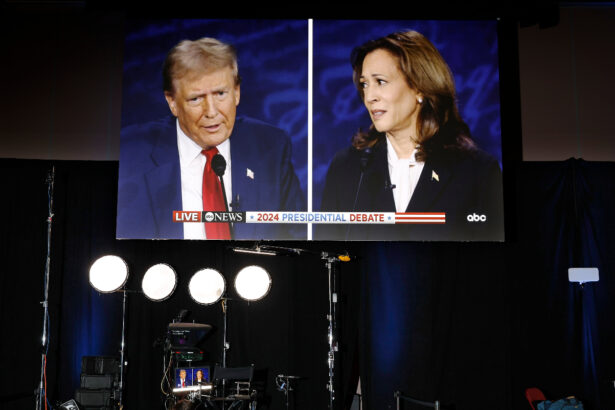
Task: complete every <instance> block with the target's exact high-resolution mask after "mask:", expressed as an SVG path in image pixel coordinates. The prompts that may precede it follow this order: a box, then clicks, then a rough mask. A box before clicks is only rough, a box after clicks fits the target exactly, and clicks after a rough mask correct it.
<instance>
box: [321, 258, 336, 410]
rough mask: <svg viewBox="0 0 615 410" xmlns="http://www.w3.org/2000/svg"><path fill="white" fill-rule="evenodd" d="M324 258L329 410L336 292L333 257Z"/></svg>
mask: <svg viewBox="0 0 615 410" xmlns="http://www.w3.org/2000/svg"><path fill="white" fill-rule="evenodd" d="M323 256H324V258H325V259H326V260H327V270H328V276H329V314H328V315H327V319H328V321H329V330H328V332H327V336H328V341H329V352H328V354H327V363H328V365H329V383H328V384H327V389H328V390H329V410H333V405H334V401H335V388H334V385H333V380H334V375H335V371H334V368H335V352H336V351H337V340H336V338H335V330H336V329H335V327H336V324H335V305H336V304H337V293H335V269H334V262H335V260H336V259H335V258H332V257H329V256H328V255H326V254H324V255H323Z"/></svg>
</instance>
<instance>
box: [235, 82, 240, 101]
mask: <svg viewBox="0 0 615 410" xmlns="http://www.w3.org/2000/svg"><path fill="white" fill-rule="evenodd" d="M240 94H241V89H240V87H239V84H237V85H236V86H235V107H237V106H238V105H239V96H240Z"/></svg>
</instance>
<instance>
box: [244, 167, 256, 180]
mask: <svg viewBox="0 0 615 410" xmlns="http://www.w3.org/2000/svg"><path fill="white" fill-rule="evenodd" d="M246 176H247V177H248V178H250V179H254V171H252V170H251V169H250V168H246Z"/></svg>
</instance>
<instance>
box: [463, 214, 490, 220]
mask: <svg viewBox="0 0 615 410" xmlns="http://www.w3.org/2000/svg"><path fill="white" fill-rule="evenodd" d="M466 219H467V221H468V222H487V215H477V214H475V213H471V214H468V216H466Z"/></svg>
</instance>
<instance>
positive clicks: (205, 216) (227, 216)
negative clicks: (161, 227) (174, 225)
mask: <svg viewBox="0 0 615 410" xmlns="http://www.w3.org/2000/svg"><path fill="white" fill-rule="evenodd" d="M245 220H246V214H245V212H211V211H203V212H198V211H173V222H227V223H228V222H245Z"/></svg>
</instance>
